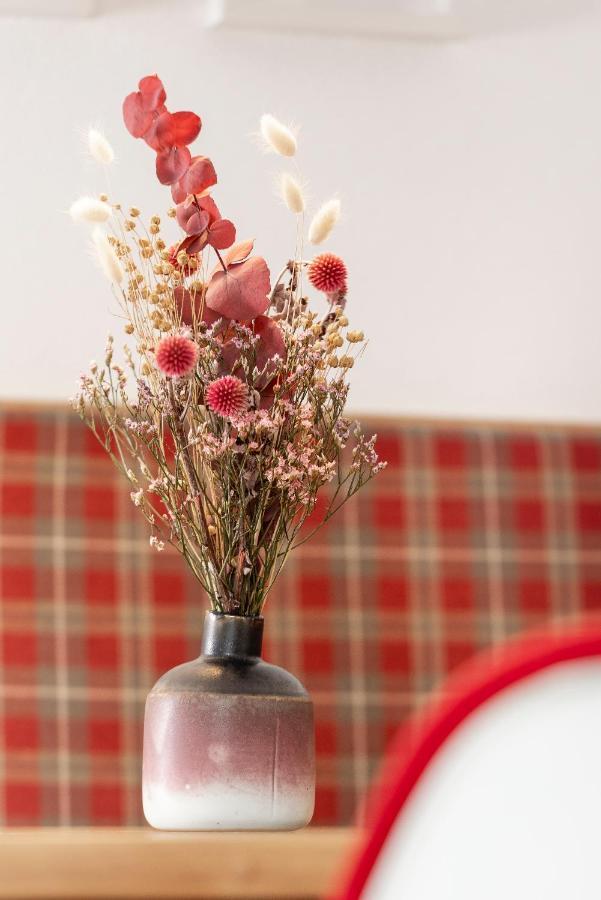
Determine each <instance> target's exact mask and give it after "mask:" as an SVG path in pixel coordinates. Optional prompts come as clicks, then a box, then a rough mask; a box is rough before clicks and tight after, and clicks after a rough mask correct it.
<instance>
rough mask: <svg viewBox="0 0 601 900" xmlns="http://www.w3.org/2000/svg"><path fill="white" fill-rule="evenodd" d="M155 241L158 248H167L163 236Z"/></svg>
mask: <svg viewBox="0 0 601 900" xmlns="http://www.w3.org/2000/svg"><path fill="white" fill-rule="evenodd" d="M154 243H155V246H156V248H157V250H164V249H165V241H164V240H163V238H157V239H156V241H155V242H154Z"/></svg>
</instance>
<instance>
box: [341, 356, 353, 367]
mask: <svg viewBox="0 0 601 900" xmlns="http://www.w3.org/2000/svg"><path fill="white" fill-rule="evenodd" d="M338 365H339V366H340V368H341V369H352V368H353V366H354V365H355V360H354V359H353V357H352V356H341V357H340V361H339V363H338Z"/></svg>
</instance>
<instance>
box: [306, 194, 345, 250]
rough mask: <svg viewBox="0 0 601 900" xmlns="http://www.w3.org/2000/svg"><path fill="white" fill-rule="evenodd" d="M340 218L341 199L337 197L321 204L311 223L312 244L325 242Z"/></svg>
mask: <svg viewBox="0 0 601 900" xmlns="http://www.w3.org/2000/svg"><path fill="white" fill-rule="evenodd" d="M339 218H340V200H337V199H336V198H334V199H332V200H328V201H326V203H324V204H323V206H321V207H320V208H319V209H318V210H317V212H316V213H315V215H314V216H313V219H312V221H311V224H310V225H309V241H310V242H311V243H312V244H323V242H324V241H325V240H326V239H327V238H328V237H329V236H330V233H331V231H332V229H333V227H334V225H335V224H336V222H337V221H338V219H339Z"/></svg>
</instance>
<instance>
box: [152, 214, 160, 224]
mask: <svg viewBox="0 0 601 900" xmlns="http://www.w3.org/2000/svg"><path fill="white" fill-rule="evenodd" d="M150 224H151V225H160V224H161V217H160V216H151V218H150Z"/></svg>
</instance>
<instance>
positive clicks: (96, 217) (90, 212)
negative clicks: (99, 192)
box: [69, 197, 113, 223]
mask: <svg viewBox="0 0 601 900" xmlns="http://www.w3.org/2000/svg"><path fill="white" fill-rule="evenodd" d="M112 212H113V210H112V209H111V207H110V206H109V204H108V203H106V201H105V200H97V199H96V197H79V198H78V199H77V200H74V201H73V203H72V204H71V206H70V207H69V215H70V216H71V218H72V219H73V221H74V222H92V223H94V222H106V221H107V219H109V218H110V217H111V215H112Z"/></svg>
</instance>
